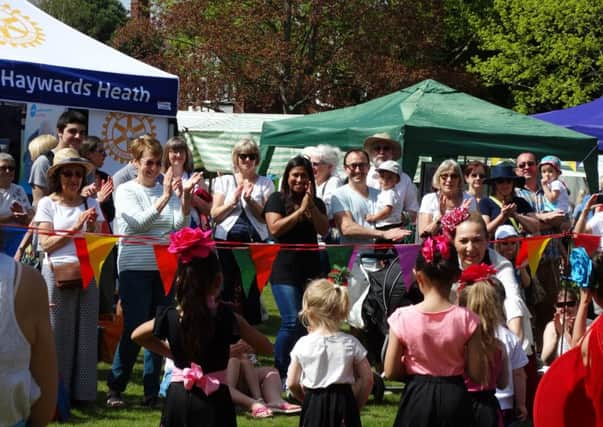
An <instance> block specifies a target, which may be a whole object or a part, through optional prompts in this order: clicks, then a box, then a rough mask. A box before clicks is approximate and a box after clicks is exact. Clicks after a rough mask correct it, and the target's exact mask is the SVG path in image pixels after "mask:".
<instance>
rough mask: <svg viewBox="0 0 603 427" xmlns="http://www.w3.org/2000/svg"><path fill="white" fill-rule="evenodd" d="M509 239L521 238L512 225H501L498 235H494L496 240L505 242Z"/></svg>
mask: <svg viewBox="0 0 603 427" xmlns="http://www.w3.org/2000/svg"><path fill="white" fill-rule="evenodd" d="M507 237H519V234H518V233H517V230H515V228H514V227H513V226H512V225H507V224H504V225H500V226H498V228H496V233H494V240H503V239H506V238H507Z"/></svg>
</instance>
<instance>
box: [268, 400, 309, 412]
mask: <svg viewBox="0 0 603 427" xmlns="http://www.w3.org/2000/svg"><path fill="white" fill-rule="evenodd" d="M268 406H269V408H270V409H272V412H275V413H280V414H297V413H299V412H301V410H302V408H301V406H299V405H294V404H292V403H289V402H283V403H279V404H278V405H268Z"/></svg>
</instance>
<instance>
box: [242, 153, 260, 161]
mask: <svg viewBox="0 0 603 427" xmlns="http://www.w3.org/2000/svg"><path fill="white" fill-rule="evenodd" d="M257 158H258V156H257V155H255V154H244V153H241V154H239V160H257Z"/></svg>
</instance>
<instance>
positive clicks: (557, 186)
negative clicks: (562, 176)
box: [544, 179, 570, 214]
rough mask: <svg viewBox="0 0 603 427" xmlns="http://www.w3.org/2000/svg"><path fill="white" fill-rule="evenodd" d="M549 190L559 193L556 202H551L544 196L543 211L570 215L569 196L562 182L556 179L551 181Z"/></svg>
mask: <svg viewBox="0 0 603 427" xmlns="http://www.w3.org/2000/svg"><path fill="white" fill-rule="evenodd" d="M548 185H549V188H550V189H551V191H559V196H557V200H555V201H554V202H551V201H550V200H549V199H548V198H547V197H546V195H545V197H544V211H545V212H553V211H563V212H565V213H567V214H569V213H570V204H569V194H568V192H567V187H566V186H565V184H564V183H563V182H561V181H560V180H558V179H556V180H554V181H551V182H550V183H549V184H548Z"/></svg>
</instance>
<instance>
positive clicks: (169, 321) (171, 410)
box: [132, 227, 272, 427]
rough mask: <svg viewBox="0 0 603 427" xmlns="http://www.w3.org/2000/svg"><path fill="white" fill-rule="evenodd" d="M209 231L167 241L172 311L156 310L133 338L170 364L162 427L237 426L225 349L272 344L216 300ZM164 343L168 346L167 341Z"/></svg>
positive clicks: (217, 272)
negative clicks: (174, 260) (173, 261)
mask: <svg viewBox="0 0 603 427" xmlns="http://www.w3.org/2000/svg"><path fill="white" fill-rule="evenodd" d="M214 245H215V243H214V241H213V240H212V239H211V231H203V230H201V229H199V228H195V229H191V228H188V227H187V228H184V229H182V230H180V231H178V232H176V233H173V234H172V235H171V236H170V246H169V249H168V250H169V251H170V252H171V253H176V254H177V255H178V270H177V272H176V277H175V279H174V286H175V299H176V304H177V305H176V306H170V307H161V308H159V309H158V310H157V316H156V317H155V319H153V320H150V321H148V322H146V323H143V324H142V325H140V326H139V327H138V328H137V329H136V330H135V331H134V332H133V333H132V339H133V340H134V341H136V342H137V343H138V344H140V345H142V346H144V347H145V348H147V349H148V350H150V351H152V352H154V353H158V354H160V355H162V356H165V357H169V358H171V359H173V360H174V365H175V368H174V370H173V371H172V382H171V384H170V386H169V388H168V391H167V397H166V402H165V406H164V409H163V414H162V416H161V426H163V427H180V426H191V427H192V426H197V425H203V426H216V427H217V426H220V427H223V426H236V416H235V410H234V405H233V403H232V399H231V396H230V392H229V389H228V386H227V385H225V384H222V383H221V381H224V371H225V369H226V367H227V364H228V359H229V350H230V345H231V344H234V343H235V342H237V341H238V339H239V337H241V338H243V339H244V340H245V341H247V342H248V343H250V344H251V345H252V346H253V347H254V348H256V349H257V350H258V352H260V353H268V354H271V351H272V345H271V344H270V342H269V341H268V340H267V339H266V338H265V337H264V336H263V335H261V334H260V333H259V332H258V331H256V330H255V329H254V328H252V327H251V326H250V325H249V324H248V323H247V322H246V321H245V320H244V319H243V318H241V317H240V316H238V315H236V314H234V313H233V311H232V310H231V309H230V308H229V307H228V306H226V305H223V304H220V303H219V302H217V301H216V297H217V295H218V294H219V293H220V285H221V283H222V271H221V267H220V261H219V260H218V257H217V255H216V253H215V251H214ZM166 340H167V341H166Z"/></svg>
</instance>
